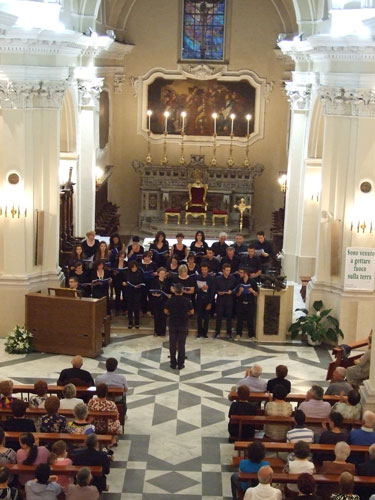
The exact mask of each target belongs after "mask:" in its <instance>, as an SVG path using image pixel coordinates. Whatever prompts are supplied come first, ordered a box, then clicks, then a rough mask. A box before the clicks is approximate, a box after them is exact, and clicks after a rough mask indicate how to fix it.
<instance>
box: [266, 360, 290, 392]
mask: <svg viewBox="0 0 375 500" xmlns="http://www.w3.org/2000/svg"><path fill="white" fill-rule="evenodd" d="M287 375H288V367H287V366H285V365H278V366H276V377H275V378H271V380H269V381H268V382H267V391H268V392H271V393H272V391H273V388H274V387H275V385H283V386H284V387H285V389H286V390H287V391H288V392H287V394H289V393H290V389H291V384H290V382H289V380H287V379H286V378H285V377H286V376H287Z"/></svg>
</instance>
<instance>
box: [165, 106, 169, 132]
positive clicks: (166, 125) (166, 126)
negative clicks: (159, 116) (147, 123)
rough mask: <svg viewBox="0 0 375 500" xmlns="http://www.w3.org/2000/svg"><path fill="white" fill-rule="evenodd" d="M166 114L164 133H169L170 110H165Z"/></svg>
mask: <svg viewBox="0 0 375 500" xmlns="http://www.w3.org/2000/svg"><path fill="white" fill-rule="evenodd" d="M164 116H165V126H164V133H165V134H168V116H169V111H164Z"/></svg>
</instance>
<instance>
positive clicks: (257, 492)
mask: <svg viewBox="0 0 375 500" xmlns="http://www.w3.org/2000/svg"><path fill="white" fill-rule="evenodd" d="M272 475H273V470H272V468H271V467H270V466H269V465H265V466H264V467H261V468H260V469H259V471H258V481H259V484H258V486H255V487H254V488H248V489H247V490H246V493H245V496H244V500H281V499H282V495H281V491H280V490H278V489H276V488H273V487H272V486H271V483H272Z"/></svg>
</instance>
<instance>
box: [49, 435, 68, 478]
mask: <svg viewBox="0 0 375 500" xmlns="http://www.w3.org/2000/svg"><path fill="white" fill-rule="evenodd" d="M72 464H73V462H72V461H71V460H70V458H68V452H67V449H66V444H65V441H62V440H61V439H59V440H58V441H55V442H54V443H53V445H52V450H51V454H50V456H49V459H48V465H51V466H52V465H59V466H60V465H61V466H67V465H72ZM56 481H57V482H58V483H59V485H60V486H61V487H62V488H65V487H66V486H68V484H70V483H71V479H70V478H69V476H66V475H64V474H60V475H58V476H57V479H56Z"/></svg>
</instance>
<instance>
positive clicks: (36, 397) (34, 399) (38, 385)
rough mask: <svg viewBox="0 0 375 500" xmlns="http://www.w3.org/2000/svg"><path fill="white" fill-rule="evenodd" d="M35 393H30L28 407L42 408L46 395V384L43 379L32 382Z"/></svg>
mask: <svg viewBox="0 0 375 500" xmlns="http://www.w3.org/2000/svg"><path fill="white" fill-rule="evenodd" d="M34 391H35V394H31V396H30V399H29V406H30V408H44V403H45V401H46V399H47V397H48V385H47V382H46V381H45V380H38V381H37V382H35V384H34Z"/></svg>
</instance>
